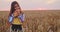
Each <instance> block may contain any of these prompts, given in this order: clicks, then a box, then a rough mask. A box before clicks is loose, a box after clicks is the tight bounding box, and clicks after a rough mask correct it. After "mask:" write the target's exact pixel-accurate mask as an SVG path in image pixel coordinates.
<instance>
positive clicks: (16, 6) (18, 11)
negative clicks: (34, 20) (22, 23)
mask: <svg viewBox="0 0 60 32" xmlns="http://www.w3.org/2000/svg"><path fill="white" fill-rule="evenodd" d="M14 9H15V12H17V13H18V14H20V7H19V6H18V5H17V4H15V6H14Z"/></svg>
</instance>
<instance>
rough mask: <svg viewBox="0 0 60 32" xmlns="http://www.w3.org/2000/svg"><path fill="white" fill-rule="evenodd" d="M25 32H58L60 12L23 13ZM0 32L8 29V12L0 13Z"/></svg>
mask: <svg viewBox="0 0 60 32" xmlns="http://www.w3.org/2000/svg"><path fill="white" fill-rule="evenodd" d="M24 13H25V15H26V16H25V22H24V23H23V27H24V29H25V32H52V31H53V32H60V31H59V30H60V11H24ZM0 15H1V16H0V27H2V28H0V32H2V31H3V32H6V30H7V29H8V28H9V26H10V25H9V23H8V21H7V16H8V12H1V13H0Z"/></svg>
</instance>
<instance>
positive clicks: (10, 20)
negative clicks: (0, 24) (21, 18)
mask: <svg viewBox="0 0 60 32" xmlns="http://www.w3.org/2000/svg"><path fill="white" fill-rule="evenodd" d="M13 17H14V16H13V14H12V16H9V18H8V21H9V22H10V23H11V22H12V20H13Z"/></svg>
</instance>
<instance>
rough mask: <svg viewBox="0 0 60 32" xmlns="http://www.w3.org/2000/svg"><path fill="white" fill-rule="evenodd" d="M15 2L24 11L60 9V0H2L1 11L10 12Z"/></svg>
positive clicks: (0, 0)
mask: <svg viewBox="0 0 60 32" xmlns="http://www.w3.org/2000/svg"><path fill="white" fill-rule="evenodd" d="M13 1H17V2H18V3H19V5H20V6H21V8H22V10H43V9H47V10H52V9H53V10H56V9H60V0H0V10H10V5H11V2H13Z"/></svg>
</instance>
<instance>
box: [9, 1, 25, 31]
mask: <svg viewBox="0 0 60 32" xmlns="http://www.w3.org/2000/svg"><path fill="white" fill-rule="evenodd" d="M8 19H9V22H10V24H11V25H12V27H11V28H12V30H13V31H17V30H22V23H23V22H24V13H23V12H22V11H21V8H20V6H19V4H18V3H17V2H16V1H13V2H12V4H11V10H10V14H9V18H8Z"/></svg>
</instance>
